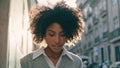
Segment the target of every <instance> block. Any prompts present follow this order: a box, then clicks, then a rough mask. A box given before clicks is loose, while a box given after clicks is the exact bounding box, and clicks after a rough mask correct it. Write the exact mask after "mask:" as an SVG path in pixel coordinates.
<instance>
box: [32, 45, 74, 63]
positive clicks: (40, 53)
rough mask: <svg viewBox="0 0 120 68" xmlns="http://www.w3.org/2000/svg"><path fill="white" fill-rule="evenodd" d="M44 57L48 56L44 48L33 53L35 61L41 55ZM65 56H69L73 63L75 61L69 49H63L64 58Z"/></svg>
mask: <svg viewBox="0 0 120 68" xmlns="http://www.w3.org/2000/svg"><path fill="white" fill-rule="evenodd" d="M42 54H43V55H44V56H46V54H45V51H44V48H40V49H38V50H36V51H34V52H33V60H34V59H36V58H37V57H39V56H40V55H42ZM63 55H67V56H68V57H69V58H70V59H71V60H72V61H73V58H72V56H71V53H70V52H69V51H67V49H66V48H65V47H63V53H62V56H63Z"/></svg>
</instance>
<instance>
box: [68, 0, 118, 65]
mask: <svg viewBox="0 0 120 68" xmlns="http://www.w3.org/2000/svg"><path fill="white" fill-rule="evenodd" d="M80 1H81V2H80ZM77 4H78V7H80V8H81V10H82V13H83V18H84V21H85V32H84V34H83V37H82V41H80V44H78V45H77V46H76V47H73V48H71V49H70V51H72V52H74V53H76V54H79V55H81V56H82V55H83V56H88V57H89V62H90V63H93V62H98V63H103V62H105V61H107V62H109V63H113V62H116V61H120V1H119V0H78V1H77ZM78 46H80V47H79V48H80V49H78Z"/></svg>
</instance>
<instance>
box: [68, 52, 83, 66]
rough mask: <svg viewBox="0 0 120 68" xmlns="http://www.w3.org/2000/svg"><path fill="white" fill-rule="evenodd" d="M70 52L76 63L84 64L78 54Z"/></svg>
mask: <svg viewBox="0 0 120 68" xmlns="http://www.w3.org/2000/svg"><path fill="white" fill-rule="evenodd" d="M69 54H70V55H71V57H72V59H73V61H74V63H75V64H76V65H80V67H82V66H83V63H82V59H81V58H80V57H79V56H78V55H76V54H74V53H71V52H69Z"/></svg>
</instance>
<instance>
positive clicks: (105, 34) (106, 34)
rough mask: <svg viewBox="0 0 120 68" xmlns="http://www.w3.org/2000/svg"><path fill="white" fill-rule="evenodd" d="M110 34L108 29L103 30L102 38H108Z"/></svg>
mask: <svg viewBox="0 0 120 68" xmlns="http://www.w3.org/2000/svg"><path fill="white" fill-rule="evenodd" d="M108 35H109V33H108V31H106V32H103V36H102V38H103V39H105V38H108Z"/></svg>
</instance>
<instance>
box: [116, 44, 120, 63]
mask: <svg viewBox="0 0 120 68" xmlns="http://www.w3.org/2000/svg"><path fill="white" fill-rule="evenodd" d="M115 57H116V61H120V45H119V46H116V47H115Z"/></svg>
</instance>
